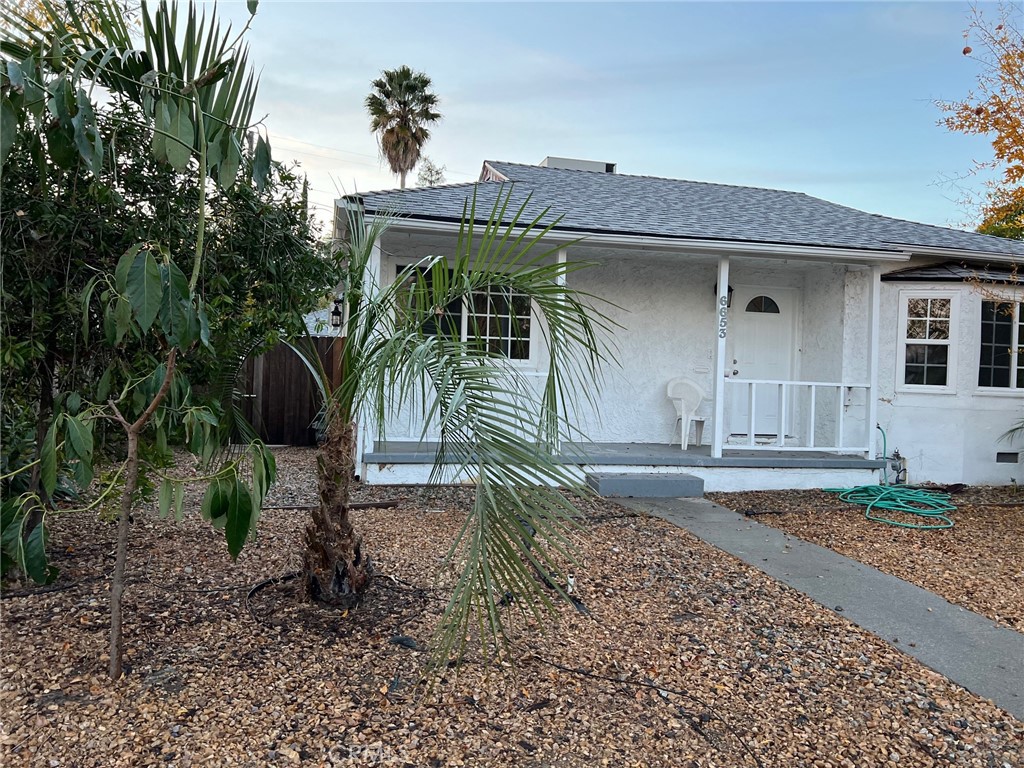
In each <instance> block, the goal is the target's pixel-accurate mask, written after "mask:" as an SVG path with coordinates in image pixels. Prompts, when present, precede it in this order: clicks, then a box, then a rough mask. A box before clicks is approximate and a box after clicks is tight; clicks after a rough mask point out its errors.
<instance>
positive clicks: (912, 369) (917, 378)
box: [903, 365, 924, 384]
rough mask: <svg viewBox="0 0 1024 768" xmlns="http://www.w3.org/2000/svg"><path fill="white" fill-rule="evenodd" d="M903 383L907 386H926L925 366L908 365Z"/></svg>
mask: <svg viewBox="0 0 1024 768" xmlns="http://www.w3.org/2000/svg"><path fill="white" fill-rule="evenodd" d="M903 382H904V383H905V384H924V366H923V365H908V366H907V372H906V375H905V376H904V377H903Z"/></svg>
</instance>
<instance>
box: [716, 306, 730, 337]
mask: <svg viewBox="0 0 1024 768" xmlns="http://www.w3.org/2000/svg"><path fill="white" fill-rule="evenodd" d="M728 327H729V300H728V299H727V298H726V297H725V296H722V297H720V298H719V299H718V338H720V339H724V338H725V334H726V329H727V328H728Z"/></svg>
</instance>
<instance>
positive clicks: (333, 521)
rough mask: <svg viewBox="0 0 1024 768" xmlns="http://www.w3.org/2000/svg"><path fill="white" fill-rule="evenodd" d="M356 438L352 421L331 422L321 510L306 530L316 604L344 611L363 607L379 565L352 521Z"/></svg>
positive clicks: (324, 448) (309, 582)
mask: <svg viewBox="0 0 1024 768" xmlns="http://www.w3.org/2000/svg"><path fill="white" fill-rule="evenodd" d="M354 462H355V433H354V430H353V427H352V424H351V422H350V421H349V420H348V419H344V418H338V417H334V418H331V419H330V423H329V425H328V428H327V437H326V439H325V440H324V442H323V443H322V444H321V446H320V450H319V452H318V456H317V479H318V483H319V490H320V505H319V506H318V507H317V508H316V509H314V510H313V515H312V519H311V520H310V522H309V524H308V525H307V526H306V551H305V555H304V563H303V565H304V570H305V574H306V591H307V594H308V596H309V597H310V599H312V600H316V601H318V602H322V603H327V604H328V605H333V606H337V607H341V608H351V607H353V606H354V605H356V604H357V603H359V601H360V599H361V598H362V595H363V593H364V592H365V591H366V589H367V587H368V586H369V584H370V579H371V577H372V575H373V564H372V562H371V561H370V558H368V557H364V556H363V552H362V540H361V538H360V536H358V535H357V534H356V532H355V529H354V528H353V527H352V522H351V520H350V519H349V507H348V502H349V491H350V486H351V482H352V477H353V474H354V470H355V463H354Z"/></svg>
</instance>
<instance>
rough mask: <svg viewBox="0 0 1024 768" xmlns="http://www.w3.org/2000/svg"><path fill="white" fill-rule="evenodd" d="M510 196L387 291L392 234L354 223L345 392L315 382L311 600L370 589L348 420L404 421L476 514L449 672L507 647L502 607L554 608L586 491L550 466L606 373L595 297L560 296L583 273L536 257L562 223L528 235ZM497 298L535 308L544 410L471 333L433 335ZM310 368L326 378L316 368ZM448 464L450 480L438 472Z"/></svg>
mask: <svg viewBox="0 0 1024 768" xmlns="http://www.w3.org/2000/svg"><path fill="white" fill-rule="evenodd" d="M510 196H511V191H503V192H501V193H499V194H498V195H497V198H496V202H495V204H494V207H493V209H492V211H491V213H490V216H489V217H488V219H487V221H486V223H484V224H480V223H478V222H477V220H476V196H475V195H474V198H473V201H472V203H469V202H467V206H466V210H465V212H464V214H463V225H462V228H461V231H460V234H459V238H458V241H457V243H456V245H455V249H454V252H453V253H450V254H448V255H447V258H446V257H445V256H433V257H428V258H426V259H424V260H423V261H421V262H420V263H419V264H417V265H415V267H414V268H412V269H410V270H409V271H408V272H407V273H406V275H405V277H404V279H401V280H396V281H395V282H394V283H392V284H391V285H388V286H381V285H378V284H376V282H375V279H374V277H373V272H372V271H371V258H372V254H373V252H374V248H375V244H376V243H377V241H378V239H379V238H380V236H381V235H382V234H383V232H384V230H385V228H386V226H387V223H386V222H383V223H382V222H381V220H380V219H376V220H375V221H374V223H373V224H371V225H369V226H367V225H366V224H365V223H364V222H363V220H362V218H361V216H360V215H359V214H358V213H350V219H349V222H348V232H349V239H348V242H347V243H346V244H345V245H344V246H343V247H342V250H341V253H340V254H339V257H340V259H341V263H342V264H344V265H345V270H346V272H347V274H346V275H345V277H344V284H345V285H346V286H347V287H348V290H347V291H346V295H345V299H344V300H345V303H346V305H347V307H346V311H345V313H344V317H345V320H344V324H343V339H342V340H340V341H339V343H342V344H343V345H344V346H343V349H342V354H341V358H342V360H341V370H342V371H343V376H342V380H341V384H340V386H338V387H336V388H335V389H334V390H333V391H329V380H330V379H329V377H328V376H326V375H324V372H323V370H322V369H320V375H319V377H318V378H319V380H320V382H321V386H322V387H323V388H324V391H325V395H327V403H328V424H329V426H328V429H327V435H326V438H325V440H324V442H323V443H322V444H321V447H320V452H319V454H318V463H319V466H318V470H319V472H318V474H319V490H320V504H319V508H317V509H316V510H315V511H314V513H313V517H312V519H311V521H310V523H309V525H308V527H307V531H306V534H307V535H306V553H305V577H306V585H307V589H308V591H309V594H310V596H311V597H312V598H314V599H316V600H319V601H322V602H326V603H329V604H332V605H336V606H339V607H346V606H350V605H354V604H355V603H357V602H359V600H360V598H361V595H362V593H363V591H364V590H365V589H366V587H367V585H368V584H369V582H370V578H371V576H372V566H371V565H370V559H369V557H368V556H367V554H366V553H364V552H363V550H362V545H361V542H360V537H359V535H358V534H357V533H356V531H355V530H354V528H353V526H352V523H351V521H350V519H349V514H348V512H349V483H350V479H351V478H352V477H353V475H354V471H355V461H356V456H355V444H354V431H353V427H352V423H353V420H354V419H355V417H356V416H357V415H359V414H362V415H363V416H364V418H365V417H368V418H369V419H370V420H371V421H373V422H377V423H379V424H383V423H384V422H385V420H386V418H387V415H388V412H389V409H390V408H391V407H393V405H394V404H395V403H405V404H406V405H407V406H409V405H411V406H412V407H414V408H415V409H416V410H418V411H419V412H420V413H422V414H423V416H424V417H426V418H427V419H428V420H430V419H432V420H434V421H435V422H437V423H438V424H439V425H440V442H439V448H438V451H437V458H436V463H435V467H434V474H433V479H434V480H440V479H442V475H443V474H444V471H445V469H447V470H448V471H454V473H458V474H460V475H462V476H469V477H472V478H473V479H474V482H475V485H476V495H475V499H474V503H473V507H472V509H471V510H470V512H469V514H468V517H467V519H466V522H465V525H464V526H463V527H462V529H461V531H460V533H459V535H458V537H457V540H456V541H455V542H454V543H453V545H452V548H451V550H450V552H449V558H450V561H451V562H452V563H454V564H455V566H456V568H461V576H460V578H459V581H458V583H457V585H456V587H455V589H454V592H453V594H452V597H451V601H450V603H449V606H448V611H447V613H446V616H445V620H444V623H443V627H442V630H443V631H442V635H441V642H440V643H439V644H438V646H437V647H436V648H435V651H436V652H437V653H438V658H441V659H445V660H446V659H447V657H448V655H449V654H450V653H453V652H454V653H458V652H459V651H460V650H461V648H462V646H463V644H464V643H465V642H466V640H467V636H468V635H469V634H470V633H471V632H472V633H474V634H477V635H478V636H479V637H480V638H481V639H484V640H486V639H492V640H496V641H500V640H502V639H503V638H504V636H505V635H504V629H503V622H502V616H501V610H502V608H501V606H502V605H503V604H505V603H507V601H508V600H509V599H511V598H510V596H514V597H515V598H516V600H515V605H516V606H518V607H519V608H520V610H522V611H525V612H527V613H529V614H530V615H531V616H535V615H539V613H540V612H541V608H542V607H543V606H544V605H546V606H547V607H549V608H550V607H551V605H552V602H551V601H552V597H553V596H554V595H553V594H552V592H551V591H550V589H551V588H553V589H554V590H555V593H556V594H557V593H558V592H559V591H560V588H559V586H558V585H559V584H564V583H565V581H564V574H562V578H559V574H560V573H562V571H563V570H564V568H565V566H566V565H567V564H568V563H571V562H572V559H573V547H572V545H571V543H570V541H571V531H572V529H573V528H574V526H575V522H574V519H575V517H576V511H575V509H574V508H573V506H572V505H571V503H570V502H569V501H568V500H567V499H566V497H565V496H564V494H563V493H562V492H561V491H559V487H561V488H563V489H564V488H570V489H573V490H577V491H582V489H581V488H580V485H579V483H578V481H577V480H576V479H574V477H573V476H572V475H571V474H570V473H569V472H568V471H567V470H566V468H565V467H564V466H563V465H562V464H561V463H560V462H559V461H558V460H557V459H556V458H555V456H554V453H555V450H556V447H557V445H558V441H559V438H560V436H563V435H565V434H566V430H567V429H570V427H569V425H568V423H567V422H566V420H565V414H566V413H567V412H569V411H572V410H574V409H575V408H576V407H577V406H578V405H580V402H579V398H588V399H589V398H590V397H591V393H592V392H593V391H594V389H595V387H594V379H595V378H596V376H597V373H598V367H599V365H600V364H601V362H602V361H603V360H606V359H609V358H610V357H611V351H610V349H609V346H608V340H609V339H610V335H609V333H608V332H609V331H610V330H611V328H610V326H611V322H610V321H608V320H607V318H606V317H605V316H604V315H602V314H600V313H599V312H596V311H595V310H594V309H593V307H592V305H593V304H594V303H595V302H596V300H595V299H594V297H592V296H589V295H587V294H583V293H580V292H578V291H576V290H574V289H572V288H569V287H567V286H566V285H565V280H564V278H565V277H566V275H567V274H569V273H570V272H572V271H574V270H577V269H579V268H580V267H581V266H582V265H581V264H578V263H572V262H564V261H563V262H560V261H559V260H558V259H556V258H554V256H555V249H553V248H551V247H550V246H549V245H548V244H546V243H544V242H543V238H544V237H545V236H546V235H547V234H548V233H549V232H550V230H551V227H553V226H554V225H555V224H557V220H556V221H555V222H553V223H552V224H550V225H548V226H544V225H542V224H540V221H541V217H543V216H545V215H546V213H547V212H546V211H545V212H544V213H543V214H541V217H538V218H537V219H534V220H533V221H524V220H523V216H522V214H523V210H524V208H525V206H526V203H524V204H523V207H521V208H520V209H519V210H518V212H515V213H514V215H506V214H507V213H509V214H511V213H512V212H509V211H508V205H509V198H510ZM502 292H504V294H505V295H515V296H518V297H525V298H526V299H528V300H529V302H530V305H531V307H532V310H531V314H532V315H533V316H534V317H535V318H536V319H537V320H539V321H540V322H538V323H537V325H538V327H539V328H541V329H542V333H543V341H544V345H545V346H546V348H547V350H548V355H549V360H550V363H549V370H548V373H547V377H546V380H545V382H544V387H543V389H542V394H541V395H539V396H537V397H532V396H529V395H528V394H526V393H527V392H529V391H530V387H529V385H528V383H527V382H526V381H525V380H524V378H523V376H522V374H521V373H520V372H519V371H518V369H517V368H515V367H514V366H512V365H509V364H508V360H507V359H506V358H505V357H504V356H503V355H502V353H500V352H497V351H495V350H494V349H493V348H491V347H489V346H488V345H487V344H483V343H480V341H479V339H476V338H473V333H472V331H470V332H469V333H468V334H467V335H468V336H469V338H466V339H462V338H459V337H458V335H457V334H445V333H438V332H437V327H438V324H439V323H438V320H439V318H440V317H442V316H443V315H444V313H445V311H446V308H448V307H451V306H453V305H458V304H460V303H461V305H462V306H463V307H465V308H467V311H471V310H470V309H469V308H472V307H474V306H477V307H478V306H480V305H479V302H480V301H481V300H484V301H488V300H489V299H487V298H486V297H492V296H496V295H499V294H501V293H502ZM482 297H484V298H482ZM470 318H472V314H471V315H470ZM470 327H471V328H472V322H471V323H470ZM303 357H304V358H306V359H307V363H308V364H309V365H310V366H311V368H316V367H318V366H319V362H318V360H319V358H317V356H316V355H315V354H311V355H303ZM452 461H454V462H455V466H454V467H452V466H451V464H448V465H447V467H445V462H452ZM414 524H415V522H414V521H410V525H414ZM503 598H504V600H503Z"/></svg>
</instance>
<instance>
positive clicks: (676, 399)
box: [667, 376, 704, 451]
mask: <svg viewBox="0 0 1024 768" xmlns="http://www.w3.org/2000/svg"><path fill="white" fill-rule="evenodd" d="M667 392H668V399H669V400H671V401H672V404H673V405H674V406H675V407H676V425H677V426H678V427H679V446H680V447H681V448H682V449H683V450H684V451H685V450H686V449H687V448H688V447H689V445H690V422H691V421H692V422H694V426H695V435H694V437H696V439H697V445H700V444H701V442H702V441H703V439H704V419H698V418H697V417H696V414H697V408H698V407H700V404H701V402H702V401H703V400H704V390H703V389H701V388H700V386H698V384H697V382H695V381H693V380H692V379H688V378H686V377H685V376H679V377H676V378H674V379H672V380H671V381H669V383H668V390H667ZM674 441H675V430H674V429H673V432H672V440H671V441H670V442H669V445H672V442H674Z"/></svg>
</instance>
